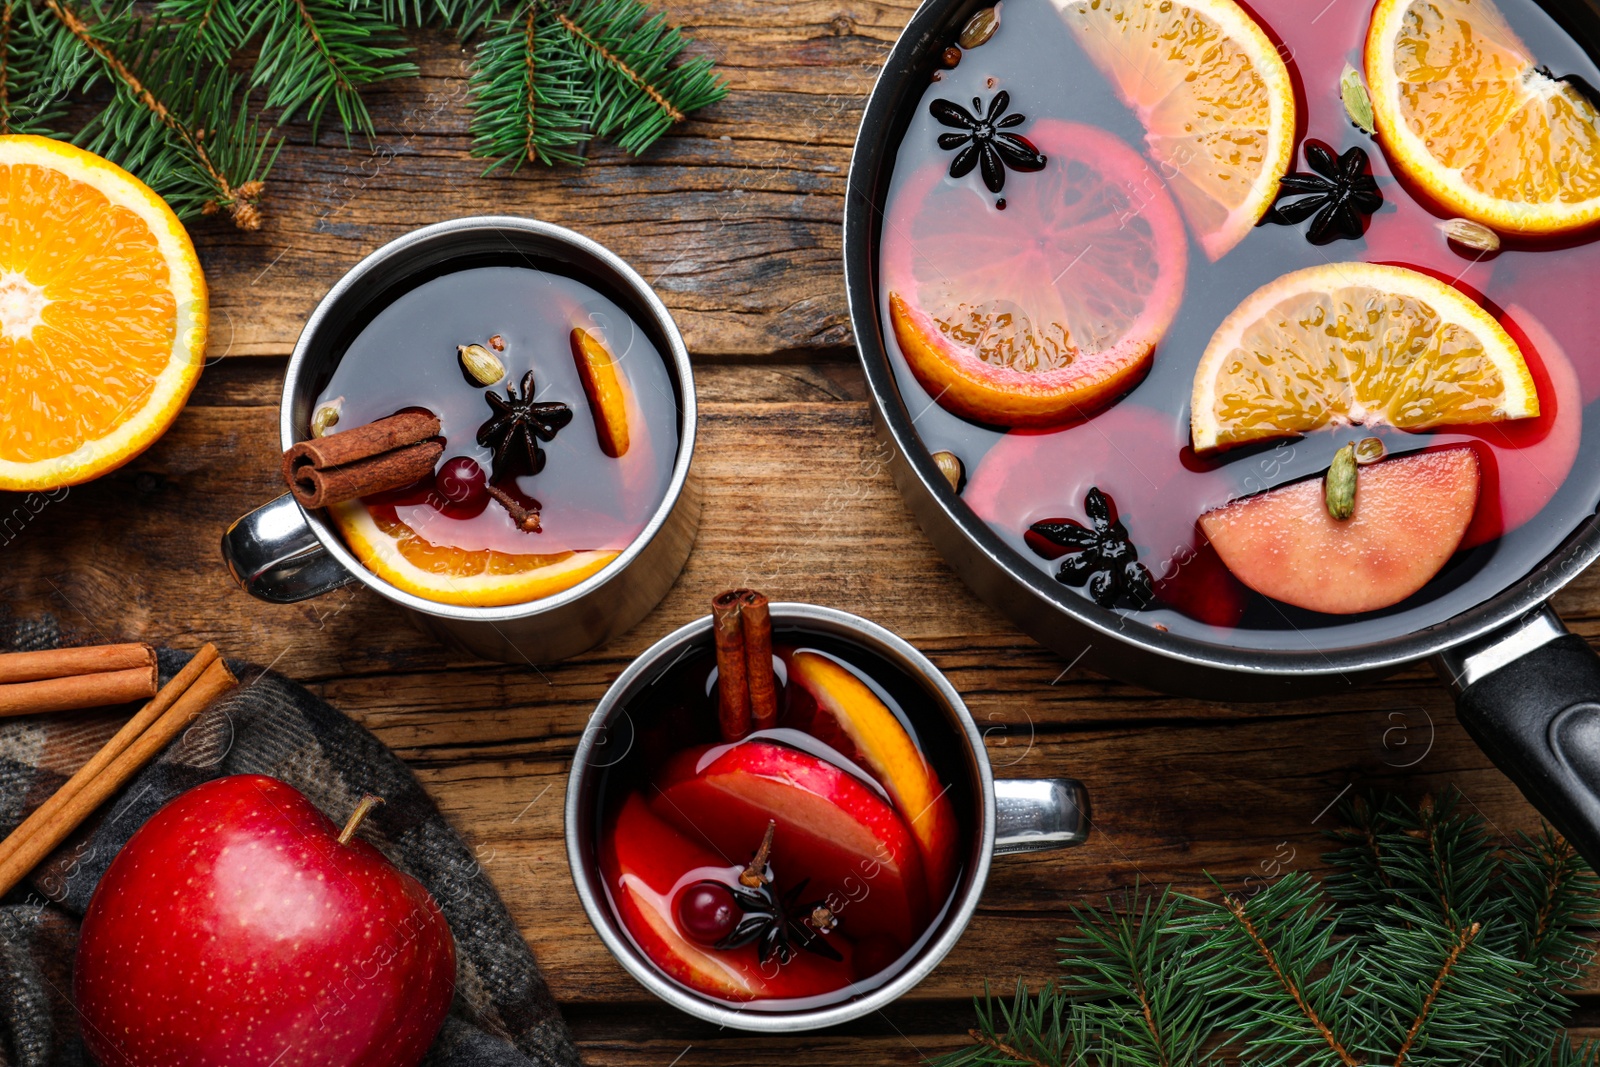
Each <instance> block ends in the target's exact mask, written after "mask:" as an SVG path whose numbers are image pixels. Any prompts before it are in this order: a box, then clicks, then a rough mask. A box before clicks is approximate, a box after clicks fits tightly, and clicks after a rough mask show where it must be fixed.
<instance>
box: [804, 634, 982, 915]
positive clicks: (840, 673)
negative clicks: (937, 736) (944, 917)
mask: <svg viewBox="0 0 1600 1067" xmlns="http://www.w3.org/2000/svg"><path fill="white" fill-rule="evenodd" d="M785 659H786V662H787V663H788V666H789V680H790V681H791V682H792V683H794V684H795V685H799V686H801V687H803V688H804V689H805V690H806V692H807V693H809V694H810V695H811V697H812V699H813V700H814V701H815V702H816V712H815V714H813V716H812V721H811V724H810V728H809V730H808V731H807V732H808V733H810V734H812V735H813V736H817V737H821V738H822V739H823V740H824V741H827V742H829V743H831V744H834V747H835V748H839V749H841V750H844V751H849V750H854V751H853V754H854V755H855V756H857V757H859V760H858V762H861V763H864V764H865V765H866V767H867V769H868V770H869V771H870V772H871V774H872V776H873V777H874V778H876V779H877V780H878V784H879V785H881V786H883V788H884V789H885V790H887V791H888V793H889V796H890V797H891V798H892V799H893V800H894V803H895V807H896V808H897V809H898V810H899V812H900V814H901V816H902V817H903V818H904V819H905V820H906V825H908V826H909V827H910V828H911V835H912V836H913V837H915V838H916V839H917V845H918V847H919V848H920V849H921V851H922V867H923V870H924V871H926V872H927V875H928V889H929V892H930V894H931V897H932V899H933V900H935V901H942V900H943V899H944V897H945V894H947V893H948V892H949V891H950V887H951V885H952V883H953V882H954V880H955V870H956V859H957V857H956V838H957V835H958V833H959V830H958V828H957V825H956V815H955V809H954V808H953V807H952V806H951V805H950V800H949V798H948V797H947V796H946V794H947V793H948V792H949V791H948V790H947V789H946V788H945V787H944V786H943V785H941V784H940V782H939V776H938V774H936V773H935V772H934V769H933V768H932V767H931V766H930V765H929V764H928V761H927V759H926V758H925V757H924V756H923V755H922V750H921V749H919V748H917V746H916V743H915V742H913V741H912V740H911V735H910V734H908V733H907V732H906V728H905V727H904V726H902V725H901V724H900V720H899V719H897V718H895V716H894V713H893V712H892V711H890V710H889V708H888V707H887V706H886V705H885V704H884V702H883V701H881V700H879V699H878V695H877V694H876V693H874V692H873V691H872V690H871V689H869V688H868V687H867V685H866V683H865V682H863V681H862V680H861V679H860V678H857V677H856V676H855V675H854V674H852V673H850V671H848V670H846V669H845V668H844V667H843V666H841V665H840V664H839V663H837V662H835V661H834V660H831V659H829V658H828V657H826V656H823V655H821V654H819V653H816V652H808V651H806V650H804V649H802V650H800V651H798V652H794V653H791V654H789V655H788V656H786V657H785ZM836 738H837V739H838V743H835V741H836Z"/></svg>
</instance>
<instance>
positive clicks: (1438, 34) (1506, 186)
mask: <svg viewBox="0 0 1600 1067" xmlns="http://www.w3.org/2000/svg"><path fill="white" fill-rule="evenodd" d="M1366 68H1367V84H1368V88H1369V90H1370V92H1371V95H1372V113H1373V117H1374V119H1375V120H1376V121H1377V127H1378V135H1379V137H1381V138H1382V141H1383V146H1384V148H1386V149H1387V150H1388V152H1389V155H1390V156H1391V157H1392V158H1393V159H1394V162H1395V164H1396V165H1397V166H1398V167H1399V168H1400V170H1401V171H1402V172H1403V173H1405V174H1406V175H1407V176H1408V177H1410V178H1411V179H1412V180H1413V181H1415V182H1416V183H1417V184H1418V185H1420V186H1422V187H1423V188H1424V189H1425V190H1427V192H1428V193H1429V194H1430V195H1431V196H1432V197H1433V198H1434V199H1436V200H1438V201H1439V203H1441V204H1443V205H1444V206H1445V207H1447V208H1449V209H1450V210H1451V211H1454V212H1457V213H1459V214H1461V215H1465V216H1466V217H1467V218H1470V219H1476V220H1477V221H1479V222H1481V223H1483V224H1484V225H1486V226H1492V227H1494V228H1495V229H1499V230H1506V231H1510V232H1513V233H1528V234H1541V233H1545V234H1547V233H1562V232H1565V231H1567V230H1572V229H1576V228H1578V227H1580V226H1587V225H1589V224H1590V223H1592V222H1595V221H1596V220H1600V113H1597V112H1596V110H1595V107H1594V105H1593V104H1591V103H1590V102H1589V100H1588V99H1587V98H1586V97H1585V96H1584V95H1583V94H1582V93H1580V92H1579V91H1578V90H1577V89H1575V88H1573V87H1572V86H1571V85H1568V84H1567V83H1566V82H1563V81H1560V80H1557V79H1555V78H1553V77H1552V76H1551V75H1550V74H1549V72H1548V71H1544V70H1541V69H1540V68H1539V66H1538V64H1537V61H1536V60H1535V59H1534V57H1533V55H1532V54H1531V52H1530V51H1529V50H1528V47H1527V46H1526V45H1524V44H1523V43H1522V41H1521V40H1519V39H1518V38H1517V35H1516V33H1515V32H1514V31H1513V30H1512V29H1511V27H1510V26H1509V25H1508V24H1507V23H1506V21H1505V18H1504V16H1502V15H1501V14H1500V12H1499V10H1497V9H1496V8H1495V6H1494V4H1492V3H1490V2H1489V0H1380V2H1379V4H1378V6H1377V7H1376V8H1375V9H1374V10H1373V12H1372V21H1371V22H1370V23H1369V24H1368V28H1367V46H1366Z"/></svg>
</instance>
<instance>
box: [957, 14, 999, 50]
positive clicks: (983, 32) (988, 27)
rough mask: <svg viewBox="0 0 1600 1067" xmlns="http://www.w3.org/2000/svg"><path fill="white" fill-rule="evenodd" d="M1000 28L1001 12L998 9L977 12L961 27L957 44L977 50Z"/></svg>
mask: <svg viewBox="0 0 1600 1067" xmlns="http://www.w3.org/2000/svg"><path fill="white" fill-rule="evenodd" d="M999 28H1000V11H999V9H998V8H993V7H986V8H983V9H982V10H980V11H977V12H975V13H974V14H973V16H972V17H971V18H970V19H968V20H967V24H966V25H965V26H963V27H961V34H960V36H958V37H957V38H956V43H957V44H959V45H960V46H961V47H962V48H976V47H978V46H979V45H980V44H982V43H983V42H985V41H987V40H988V39H989V38H991V37H993V36H994V31H995V30H998V29H999Z"/></svg>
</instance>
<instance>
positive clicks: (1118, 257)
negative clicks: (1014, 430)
mask: <svg viewBox="0 0 1600 1067" xmlns="http://www.w3.org/2000/svg"><path fill="white" fill-rule="evenodd" d="M1022 132H1023V133H1025V134H1026V136H1027V138H1028V139H1029V140H1030V141H1031V142H1032V143H1033V144H1034V145H1035V146H1036V147H1037V148H1038V149H1039V151H1040V152H1042V153H1044V155H1045V157H1046V159H1047V163H1046V165H1045V168H1044V170H1042V171H1039V172H1037V173H1019V174H1016V175H1013V176H1012V177H1011V178H1010V180H1009V181H1007V182H1006V186H1005V209H1004V210H1003V211H997V210H996V209H995V205H994V198H993V197H992V196H991V195H989V194H988V193H987V192H986V191H985V190H984V189H983V188H982V187H981V186H980V185H979V184H978V183H977V182H976V181H974V180H972V179H971V178H967V179H952V178H949V177H948V176H947V175H946V172H945V169H944V168H945V163H944V161H942V160H941V161H939V163H937V164H936V165H935V166H932V167H924V168H922V169H921V170H919V171H916V172H914V173H913V174H912V175H911V178H910V180H909V182H908V183H907V186H906V187H905V188H904V189H901V190H897V191H896V193H895V195H892V196H891V197H890V206H889V212H888V216H887V219H886V220H885V225H884V235H883V245H882V251H883V255H882V262H883V289H884V291H885V294H886V302H887V304H888V307H887V312H888V317H889V321H890V323H891V325H892V327H893V329H894V334H895V339H896V340H897V341H898V342H899V344H900V350H901V352H902V354H903V355H904V356H905V359H906V362H907V364H908V365H909V366H910V368H911V371H912V373H913V374H914V375H915V376H916V378H917V380H918V381H919V382H921V383H922V386H923V388H925V389H926V390H927V391H928V393H929V394H930V395H931V396H933V397H934V398H935V399H936V400H937V401H938V403H939V404H941V405H942V406H943V407H945V408H946V409H948V410H950V411H953V412H955V413H956V414H958V415H961V416H964V417H966V418H969V419H972V420H974V421H976V422H982V423H988V424H992V425H999V426H1052V425H1058V424H1060V423H1063V422H1067V421H1069V420H1071V419H1074V418H1079V417H1082V416H1084V415H1087V414H1091V413H1092V412H1093V411H1095V410H1096V409H1097V408H1100V407H1103V406H1104V405H1105V404H1107V403H1109V402H1110V401H1111V400H1114V399H1115V398H1116V397H1117V396H1119V395H1121V394H1122V393H1124V392H1126V391H1127V390H1128V389H1130V388H1132V387H1133V386H1134V385H1136V384H1137V383H1138V382H1139V380H1140V379H1141V378H1143V376H1144V374H1145V372H1146V371H1147V370H1148V369H1149V366H1150V359H1151V355H1152V353H1153V352H1154V350H1155V346H1156V342H1157V341H1159V340H1160V339H1161V337H1162V335H1163V334H1164V333H1165V332H1166V330H1167V327H1168V326H1170V325H1171V324H1172V319H1173V316H1174V315H1175V314H1176V313H1177V310H1178V304H1179V302H1180V301H1181V299H1182V297H1183V281H1184V271H1185V268H1186V264H1187V244H1186V240H1185V238H1184V234H1183V221H1182V219H1181V218H1180V217H1179V215H1178V211H1177V208H1176V207H1175V206H1174V205H1173V203H1172V199H1171V197H1170V196H1168V195H1167V192H1166V189H1165V188H1164V187H1163V185H1162V183H1161V180H1160V178H1158V177H1157V176H1156V174H1155V173H1154V172H1153V171H1152V170H1151V168H1150V166H1149V164H1148V163H1146V162H1145V161H1144V159H1143V158H1142V157H1141V156H1140V155H1139V154H1138V153H1137V152H1135V151H1134V150H1133V149H1131V148H1129V147H1128V146H1127V145H1126V144H1124V143H1123V142H1122V141H1120V140H1119V139H1117V138H1116V137H1115V136H1113V135H1112V134H1109V133H1107V132H1105V131H1104V130H1100V129H1097V128H1095V127H1092V126H1084V125H1080V124H1078V123H1070V122H1061V121H1057V120H1052V119H1042V120H1039V121H1037V122H1035V123H1033V124H1032V126H1031V127H1030V128H1029V129H1027V130H1024V131H1022Z"/></svg>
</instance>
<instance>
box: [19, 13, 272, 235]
mask: <svg viewBox="0 0 1600 1067" xmlns="http://www.w3.org/2000/svg"><path fill="white" fill-rule="evenodd" d="M31 14H32V16H33V18H32V21H31V23H30V29H31V31H32V32H33V34H35V35H36V36H37V38H38V40H39V41H40V42H42V43H43V44H44V45H45V46H46V47H48V48H49V50H50V53H51V62H50V64H49V66H50V73H48V74H47V75H46V76H45V77H43V78H41V79H40V84H39V85H38V87H37V89H36V93H37V94H48V95H50V96H53V97H57V98H59V96H61V95H64V94H65V93H66V92H68V91H80V92H85V93H87V92H89V91H92V90H93V89H94V88H95V87H96V86H97V85H100V84H102V83H104V84H106V85H108V86H109V89H110V100H109V102H107V103H106V105H105V106H104V108H103V109H102V110H101V111H100V112H99V113H98V114H97V115H95V117H94V118H93V119H91V120H90V121H89V122H88V123H87V124H86V125H85V126H84V127H83V129H81V130H80V131H79V132H78V134H77V135H76V136H75V137H74V140H75V141H76V142H77V143H78V144H81V145H82V146H84V147H85V148H87V149H88V150H89V151H91V152H96V153H98V154H100V155H103V156H105V157H106V158H108V159H110V160H111V161H112V162H114V163H117V164H118V165H120V166H122V167H124V168H126V169H127V170H129V171H132V172H133V173H134V174H137V175H139V177H140V178H142V179H143V180H144V181H145V183H146V184H148V185H149V186H150V187H151V188H152V189H154V190H155V191H156V192H157V193H159V194H161V196H162V197H164V198H165V199H166V200H167V202H168V203H169V204H171V205H172V207H173V210H174V211H175V212H177V213H178V214H179V216H180V217H186V216H193V215H196V214H210V213H215V212H218V211H226V212H228V214H229V215H231V216H232V218H233V220H234V222H235V223H236V224H237V225H238V226H239V227H240V228H241V229H246V230H253V229H256V228H257V227H258V226H260V224H261V222H260V211H259V207H258V204H259V201H260V198H261V194H262V190H263V180H264V179H265V176H266V173H267V171H268V170H269V169H270V168H271V166H272V162H273V160H274V159H275V158H276V155H277V150H278V145H277V144H276V143H273V142H271V141H270V140H269V139H268V138H267V137H265V136H263V135H262V133H261V131H260V129H259V126H258V124H257V123H256V122H255V121H254V120H253V119H251V117H250V115H249V112H248V108H247V106H246V95H245V92H244V89H243V86H242V84H241V79H240V78H239V77H238V76H237V75H234V74H232V73H230V72H229V70H228V69H227V68H225V67H210V68H201V69H196V68H195V67H194V66H193V65H192V64H190V63H188V62H186V57H185V56H184V54H183V52H182V50H181V49H179V48H178V47H176V45H175V43H174V37H173V32H172V30H171V28H170V27H169V26H168V25H166V24H164V23H161V22H154V21H147V20H145V19H143V18H141V17H140V15H139V14H138V13H137V12H135V11H134V10H133V9H131V8H124V9H123V10H122V11H120V12H111V11H108V10H107V9H106V7H105V6H103V3H102V0H87V2H86V3H85V4H84V5H83V6H82V7H81V8H79V7H74V6H73V5H72V4H71V3H70V0H42V8H36V9H34V10H33V11H32V13H31Z"/></svg>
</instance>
